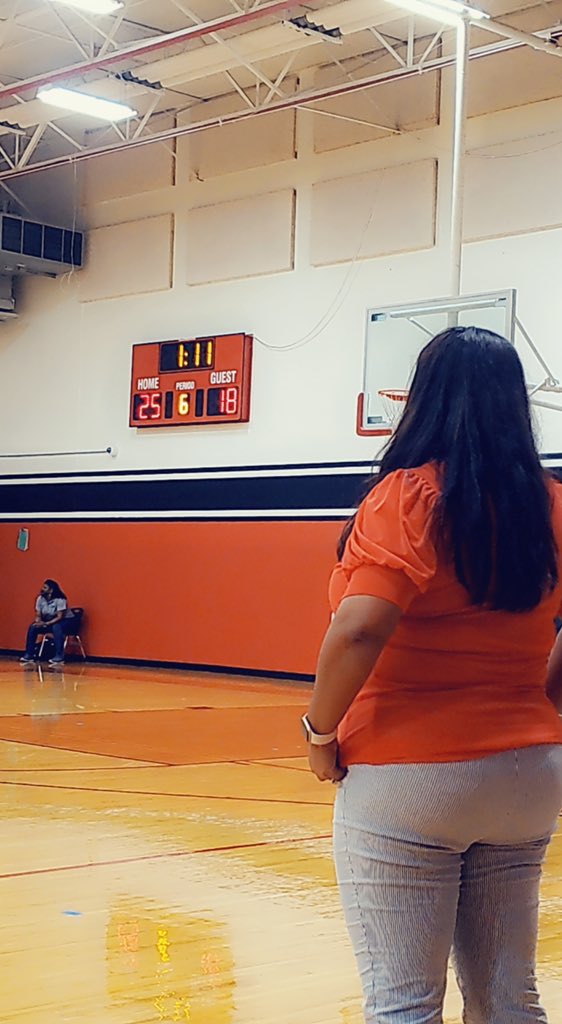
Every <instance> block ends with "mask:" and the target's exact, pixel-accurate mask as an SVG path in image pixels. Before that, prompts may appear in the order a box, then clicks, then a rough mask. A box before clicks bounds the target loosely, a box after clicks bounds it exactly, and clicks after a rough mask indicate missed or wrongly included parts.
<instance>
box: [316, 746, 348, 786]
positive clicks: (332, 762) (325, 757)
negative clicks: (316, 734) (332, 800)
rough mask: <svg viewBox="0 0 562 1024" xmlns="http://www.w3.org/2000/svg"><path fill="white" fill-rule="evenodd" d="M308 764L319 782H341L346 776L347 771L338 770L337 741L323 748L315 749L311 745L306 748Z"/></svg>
mask: <svg viewBox="0 0 562 1024" xmlns="http://www.w3.org/2000/svg"><path fill="white" fill-rule="evenodd" d="M308 763H309V765H310V768H311V771H312V772H314V774H315V775H316V778H317V779H319V780H320V782H341V780H342V779H345V776H346V775H347V769H346V768H340V766H339V764H338V742H337V740H334V741H333V743H328V744H326V746H324V747H316V746H314V745H313V744H312V743H311V744H310V745H309V748H308Z"/></svg>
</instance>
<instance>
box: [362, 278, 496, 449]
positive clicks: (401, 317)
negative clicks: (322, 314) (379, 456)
mask: <svg viewBox="0 0 562 1024" xmlns="http://www.w3.org/2000/svg"><path fill="white" fill-rule="evenodd" d="M515 301H516V292H515V290H514V289H508V290H506V291H502V292H489V293H486V294H482V295H463V296H460V297H456V298H449V299H429V300H428V301H425V302H416V303H411V304H406V305H401V306H383V307H380V308H376V309H369V310H368V311H367V332H366V339H365V361H364V370H363V391H362V393H361V394H360V395H359V400H358V405H357V433H358V434H362V435H382V436H385V435H388V434H390V433H391V432H392V430H391V427H392V424H391V419H390V416H389V411H388V401H387V400H385V396H384V395H381V392H383V391H388V390H391V391H403V390H405V389H407V388H408V387H409V384H410V381H411V377H412V373H413V370H414V367H415V364H416V360H417V358H418V356H419V354H420V352H421V350H422V348H423V347H424V346H425V345H426V344H427V342H428V341H430V340H431V338H433V337H434V336H435V335H436V334H439V332H440V331H444V330H446V328H447V327H456V326H460V327H483V328H486V329H487V330H489V331H495V333H496V334H501V335H502V336H503V337H504V338H508V339H509V341H512V342H513V341H514V337H515Z"/></svg>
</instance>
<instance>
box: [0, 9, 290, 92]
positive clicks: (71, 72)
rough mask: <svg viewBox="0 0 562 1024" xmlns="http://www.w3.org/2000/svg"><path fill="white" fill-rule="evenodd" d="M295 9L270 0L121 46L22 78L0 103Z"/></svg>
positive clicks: (3, 89) (8, 87) (8, 88)
mask: <svg viewBox="0 0 562 1024" xmlns="http://www.w3.org/2000/svg"><path fill="white" fill-rule="evenodd" d="M299 6H300V5H299V2H298V0H273V2H271V3H265V4H261V5H260V6H259V7H254V8H252V10H249V11H245V12H243V13H241V14H228V15H226V16H225V17H224V18H216V19H215V20H214V21H208V22H205V23H204V24H202V25H192V26H191V27H190V28H186V29H181V30H180V31H179V32H169V33H166V34H165V35H162V36H153V37H152V38H150V39H145V40H144V41H143V42H140V43H134V44H133V45H132V46H125V47H123V49H121V50H117V51H116V52H115V53H110V54H103V55H102V56H98V57H94V58H93V59H92V60H87V61H82V62H81V63H79V64H71V65H70V66H68V67H65V68H58V70H56V71H50V72H46V73H45V74H42V75H36V76H34V77H33V78H25V79H23V80H22V81H20V82H14V83H13V84H12V85H3V86H0V99H1V98H2V97H4V96H21V95H22V94H24V93H26V92H28V91H29V90H36V89H40V88H43V87H44V86H46V85H52V84H53V83H54V82H61V81H68V80H69V79H71V78H76V77H77V76H78V77H79V76H81V75H85V74H86V73H87V72H90V71H96V70H99V71H104V70H105V69H106V68H109V67H113V66H114V65H115V64H122V63H123V62H129V61H131V60H136V59H137V58H139V57H144V56H146V54H149V53H156V52H157V51H159V50H165V49H169V48H170V47H172V46H178V45H179V44H180V43H188V42H190V41H193V40H194V39H201V38H203V37H204V36H208V35H212V34H213V33H214V32H222V31H224V30H226V29H232V28H238V27H239V26H240V25H246V24H248V23H249V22H253V21H258V20H259V19H261V18H266V17H270V16H271V15H274V14H280V13H281V12H283V11H286V10H289V9H290V8H293V7H299Z"/></svg>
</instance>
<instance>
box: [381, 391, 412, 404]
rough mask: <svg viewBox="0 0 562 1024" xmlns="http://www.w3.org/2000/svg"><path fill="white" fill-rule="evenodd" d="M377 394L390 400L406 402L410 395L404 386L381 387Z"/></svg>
mask: <svg viewBox="0 0 562 1024" xmlns="http://www.w3.org/2000/svg"><path fill="white" fill-rule="evenodd" d="M377 394H378V395H379V397H380V398H387V399H388V400H389V401H390V402H407V401H408V398H409V396H410V392H409V390H407V389H405V388H381V389H380V390H379V391H378V392H377Z"/></svg>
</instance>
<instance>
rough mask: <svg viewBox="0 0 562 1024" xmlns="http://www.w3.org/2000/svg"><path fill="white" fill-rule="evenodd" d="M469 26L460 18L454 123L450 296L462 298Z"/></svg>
mask: <svg viewBox="0 0 562 1024" xmlns="http://www.w3.org/2000/svg"><path fill="white" fill-rule="evenodd" d="M469 31H470V29H469V24H468V22H467V21H465V20H464V18H463V19H459V23H458V25H457V30H456V32H457V51H456V63H455V115H454V123H453V164H452V183H451V233H450V241H451V250H450V260H451V279H450V294H451V295H460V292H461V272H462V233H463V214H464V176H465V153H466V85H467V71H468V61H469Z"/></svg>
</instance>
